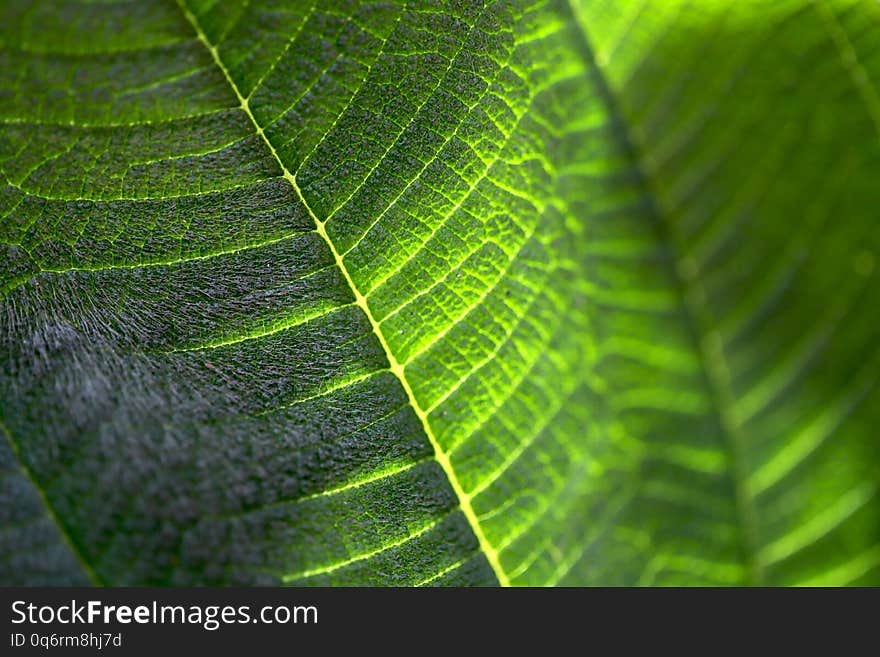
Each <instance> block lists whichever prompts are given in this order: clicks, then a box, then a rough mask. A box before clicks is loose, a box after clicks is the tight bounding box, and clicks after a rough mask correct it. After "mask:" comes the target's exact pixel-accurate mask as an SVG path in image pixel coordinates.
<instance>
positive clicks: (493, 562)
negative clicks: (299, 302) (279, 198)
mask: <svg viewBox="0 0 880 657" xmlns="http://www.w3.org/2000/svg"><path fill="white" fill-rule="evenodd" d="M177 5H178V6H179V7H180V10H181V12H182V13H183V15H184V17H185V18H186V20H187V22H188V23H189V24H190V25H191V26H192V28H193V30H194V31H195V33H196V36H197V37H198V39H199V41H201V43H202V44H204V46H205V48H207V49H208V52H209V53H210V54H211V57H212V59H213V60H214V63H215V64H216V65H217V68H218V69H219V70H220V72H221V73H222V74H223V77H224V78H225V79H226V81H227V83H228V84H229V86H230V88H231V89H232V91H233V93H234V94H235V96H236V98H237V100H238V102H239V104H240V106H241V109H242V110H243V111H244V112H245V114H246V115H247V116H248V118H249V119H250V121H251V123H252V124H253V126H254V130H255V131H256V133H257V135H259V137H260V139H261V140H262V141H263V142H264V143H265V144H266V146H267V147H268V149H269V151H270V153H271V154H272V157H273V158H274V159H275V161H276V162H277V163H278V166H279V167H280V168H281V171H282V173H283V175H284V178H285V180H287V181H288V182H289V183H290V186H291V187H292V188H293V190H294V193H295V194H296V197H297V200H298V201H299V202H300V203H302V204H303V207H305V209H306V211H307V212H308V213H309V216H310V217H311V218H312V221H314V222H315V226H316V230H317V232H318V234H319V235H320V236H321V238H322V239H323V240H324V242H325V243H326V244H327V246H328V248H329V249H330V252H331V253H332V254H333V258H334V260H335V262H336V266H337V267H338V268H339V271H340V272H341V273H342V275H343V277H344V278H345V280H346V283H347V284H348V286H349V288H350V289H351V292H352V294H353V295H354V297H355V303H356V304H357V305H358V307H360V309H361V310H362V311H363V312H364V314H365V315H366V316H367V319H368V320H369V322H370V327H371V328H372V331H373V333H374V334H375V336H376V338H377V339H378V340H379V344H380V345H381V347H382V350H383V351H384V352H385V356H386V357H387V359H388V363H389V365H390V369H391V372H392V373H393V374H394V375H395V376H396V377H397V379H398V381H399V382H400V384H401V386H402V387H403V389H404V391H405V392H406V395H407V398H408V400H409V405H410V406H411V407H412V409H413V411H414V412H415V414H416V416H417V417H418V418H419V421H420V422H421V424H422V429H423V431H424V432H425V435H426V437H427V438H428V440H429V442H430V443H431V447H432V448H433V450H434V459H435V460H436V461H437V462H438V463H439V464H440V467H441V468H443V471H444V473H445V474H446V478H447V480H448V481H449V483H450V485H451V487H452V489H453V491H454V493H455V496H456V498H457V499H458V502H459V508H460V509H461V511H462V513H464V515H465V517H466V519H467V521H468V524H469V525H470V527H471V530H472V531H473V533H474V535H475V536H476V538H477V541H478V542H479V544H480V550H481V551H482V552H483V554H484V555H485V557H486V559H487V561H488V562H489V565H490V566H491V567H492V570H493V571H494V573H495V576H496V578H497V579H498V583H499V584H500V585H501V586H510V580H509V577H508V575H507V573H506V572H505V571H504V569H503V568H502V566H501V562H500V558H499V554H498V552H497V550H495V548H494V547H493V546H492V544H491V543H490V542H489V540H488V539H487V538H486V535H485V534H484V532H483V529H482V526H481V525H480V522H479V519H478V517H477V514H476V512H475V511H474V509H473V506H472V505H471V496H470V495H468V494H467V493H466V492H465V491H464V488H463V487H462V485H461V483H460V482H459V480H458V477H457V475H456V473H455V469H454V468H453V467H452V463H451V462H450V460H449V456H448V455H447V454H446V453H445V452H444V451H443V449H442V448H441V447H440V443H439V441H438V440H437V438H436V436H435V435H434V432H433V430H432V429H431V425H430V422H429V420H428V415H427V413H426V412H425V410H424V409H422V407H421V406H420V404H419V403H418V400H417V399H416V397H415V394H414V392H413V389H412V386H410V384H409V381H408V380H407V377H406V372H405V370H404V367H403V365H402V364H401V363H400V362H399V361H398V360H397V358H396V357H395V355H394V352H393V351H392V350H391V348H390V346H389V345H388V342H387V341H386V340H385V336H384V334H383V333H382V329H381V327H380V325H379V323H378V322H377V321H376V318H375V317H374V316H373V313H372V311H371V310H370V307H369V304H368V303H367V299H366V297H365V296H364V295H363V294H361V292H360V290H359V289H358V287H357V285H356V284H355V282H354V280H353V279H352V277H351V274H350V272H349V271H348V268H347V267H346V266H345V263H344V261H343V259H342V255H341V254H340V253H339V251H338V250H337V249H336V245H335V244H334V243H333V241H332V240H331V239H330V236H329V235H328V233H327V230H326V226H325V224H326V222H324V221H321V220H320V219H318V217H317V215H316V214H315V213H314V211H313V210H312V208H311V207H310V206H309V204H308V202H307V201H306V199H305V196H304V195H303V193H302V191H301V190H300V188H299V184H298V183H297V181H296V176H295V175H294V174H293V173H291V172H290V170H289V169H288V168H287V166H286V165H285V164H284V162H283V161H282V160H281V158H280V156H279V155H278V152H277V151H276V149H275V146H274V144H272V142H271V141H270V140H269V138H268V137H267V136H266V134H265V132H264V131H263V128H262V126H261V125H260V124H259V123H258V122H257V119H256V117H255V116H254V114H253V112H251V110H250V106H249V104H248V99H247V97H246V96H244V95H243V94H242V93H241V91H240V90H239V88H238V85H237V84H236V83H235V81H234V80H233V79H232V76H231V75H230V74H229V71H228V69H227V68H226V65H225V64H224V63H223V60H222V59H221V58H220V53H219V52H218V50H217V48H216V47H215V46H214V45H213V44H212V43H211V42H210V40H209V39H208V37H207V35H206V34H205V32H204V30H203V29H202V28H201V25H200V24H199V22H198V19H197V18H196V16H195V15H194V14H193V13H192V12H191V11H190V10H189V8H188V7H187V5H186V1H185V0H177Z"/></svg>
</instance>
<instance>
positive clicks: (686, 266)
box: [565, 0, 765, 586]
mask: <svg viewBox="0 0 880 657" xmlns="http://www.w3.org/2000/svg"><path fill="white" fill-rule="evenodd" d="M565 6H566V8H567V9H568V11H569V13H570V14H571V19H572V21H574V23H575V24H576V25H577V27H578V33H579V34H580V35H581V38H582V41H583V46H584V49H585V52H586V56H587V57H588V58H589V60H590V62H591V63H592V65H593V67H594V68H595V71H596V79H597V83H598V89H599V93H601V94H602V96H603V100H604V101H605V107H606V109H607V110H608V113H609V115H611V117H612V118H613V119H614V120H615V122H616V124H617V125H618V126H619V127H620V128H619V130H618V136H619V138H620V139H621V142H622V146H623V147H624V149H625V150H626V151H628V153H629V155H630V159H631V160H632V162H633V167H634V169H635V173H636V176H637V178H638V180H639V181H640V183H641V186H642V187H643V189H644V192H645V201H646V203H647V209H648V212H649V213H650V215H652V216H653V218H654V219H655V220H656V224H657V226H658V227H659V232H660V236H661V238H662V239H663V241H664V242H665V243H666V244H667V245H668V246H669V249H670V252H671V255H672V257H673V260H674V266H673V267H672V269H673V272H674V276H675V283H676V285H677V287H678V289H679V293H680V296H681V300H682V307H683V308H684V312H685V315H686V317H687V321H688V324H689V326H690V329H691V331H692V333H693V336H694V340H695V342H696V343H697V345H696V346H697V351H698V353H699V356H700V364H701V366H702V369H703V373H704V374H705V376H706V381H707V383H708V386H709V389H710V396H711V398H712V401H713V407H714V410H715V413H716V414H717V416H718V419H719V424H720V426H721V429H722V431H723V433H724V439H725V441H724V442H725V445H726V447H727V454H728V462H729V470H730V476H731V479H732V483H733V489H734V506H735V509H736V516H737V521H738V523H739V529H740V535H741V545H742V550H743V558H744V561H745V566H746V576H747V583H748V584H749V585H753V586H760V585H762V584H763V583H764V581H765V577H764V572H763V570H764V569H763V566H762V564H761V559H760V545H759V542H758V519H757V511H756V508H755V496H754V493H753V492H752V490H751V486H750V484H749V479H748V471H747V467H746V459H745V445H746V436H745V432H744V430H743V423H742V420H741V418H740V416H739V413H738V412H737V410H736V396H735V394H734V392H733V388H732V385H731V381H730V369H729V366H728V363H727V356H726V354H725V352H724V346H723V343H722V340H721V336H720V334H719V333H718V330H717V329H716V328H715V319H714V316H713V314H712V311H711V309H710V308H709V304H708V302H707V299H706V291H705V288H704V287H703V285H702V284H701V282H700V280H699V278H698V277H697V276H696V275H694V274H692V273H690V272H695V271H696V267H695V263H694V262H693V259H691V258H690V257H689V256H688V255H687V254H686V252H685V250H684V249H682V248H681V244H682V241H683V240H682V236H681V235H680V233H679V231H678V229H677V227H676V226H675V223H674V222H673V221H672V220H671V212H670V211H669V210H668V209H667V208H665V207H664V204H663V197H662V195H661V194H660V193H659V191H658V189H657V183H656V181H655V180H654V178H653V176H652V175H651V169H650V168H649V167H648V166H646V164H647V157H646V156H645V154H644V148H643V146H642V144H641V143H640V140H639V139H637V138H636V135H635V134H634V132H633V130H632V127H631V126H630V125H629V122H628V120H627V118H626V115H625V114H624V113H623V110H622V109H621V105H620V101H619V99H618V97H617V94H616V92H615V90H614V87H613V86H612V84H611V81H610V80H609V79H608V76H607V74H606V73H605V71H604V70H603V68H602V66H601V65H600V63H599V59H598V57H597V56H596V50H595V47H594V45H593V40H592V38H591V37H590V34H589V32H588V31H587V28H586V26H585V25H584V19H583V17H582V16H581V14H580V12H579V11H578V10H577V8H576V7H575V6H574V4H573V0H566V2H565Z"/></svg>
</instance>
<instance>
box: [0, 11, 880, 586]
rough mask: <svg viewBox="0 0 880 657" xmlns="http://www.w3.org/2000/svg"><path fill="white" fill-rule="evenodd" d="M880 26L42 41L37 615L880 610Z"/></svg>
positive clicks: (207, 30)
mask: <svg viewBox="0 0 880 657" xmlns="http://www.w3.org/2000/svg"><path fill="white" fill-rule="evenodd" d="M878 89H880V4H878V3H877V2H875V1H874V0H815V1H810V0H776V1H774V2H766V1H765V0H701V1H700V2H690V1H685V0H571V1H570V2H567V1H556V0H504V1H496V2H485V3H483V2H477V1H470V0H468V1H458V2H456V1H446V0H416V1H415V2H409V3H406V4H405V3H404V2H402V1H399V2H398V1H397V0H394V1H391V0H362V1H361V0H320V1H319V0H314V1H309V0H289V1H282V0H251V1H250V2H248V1H247V0H235V1H233V0H228V1H227V0H223V1H222V2H217V1H215V0H181V1H180V2H179V3H176V2H173V1H164V0H107V1H100V2H96V1H95V2H93V1H90V2H86V1H84V0H57V1H54V2H48V1H39V2H35V1H32V0H5V1H4V2H2V4H0V124H2V128H0V174H2V179H0V434H2V437H0V582H2V583H3V584H87V583H90V582H91V583H94V584H117V585H118V584H151V585H191V584H290V585H407V586H408V585H423V584H426V585H498V584H503V585H507V584H513V585H556V584H559V585H593V584H603V585H617V584H627V585H671V584H674V585H695V584H697V585H700V584H712V585H727V584H763V585H825V584H833V585H843V584H874V585H877V584H880V497H878V487H880V432H878V426H880V390H878V377H880V322H878V321H877V320H878V315H877V309H878V308H880V285H878V273H877V270H878V267H877V262H878V258H880V221H878V208H880V185H878V177H877V176H878V172H880V91H878Z"/></svg>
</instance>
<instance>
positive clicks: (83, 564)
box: [0, 422, 104, 586]
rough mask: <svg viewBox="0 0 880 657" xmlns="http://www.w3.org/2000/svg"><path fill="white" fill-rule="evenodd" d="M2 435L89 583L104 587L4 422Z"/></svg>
mask: <svg viewBox="0 0 880 657" xmlns="http://www.w3.org/2000/svg"><path fill="white" fill-rule="evenodd" d="M0 433H3V435H4V436H5V437H6V442H7V443H8V444H9V447H10V449H12V453H13V454H14V455H15V459H16V460H17V461H18V466H19V468H20V470H21V472H22V474H23V475H24V476H25V478H26V479H27V480H28V481H29V482H30V484H31V486H33V488H34V490H35V491H36V492H37V495H39V497H40V501H41V502H42V503H43V508H44V509H45V511H46V515H47V516H48V517H49V519H50V520H51V521H52V524H54V525H55V528H56V529H57V530H58V533H59V534H60V535H61V540H62V541H64V544H65V545H66V546H67V548H68V549H69V550H70V552H71V554H73V556H74V557H75V558H76V560H77V562H78V563H79V566H80V568H82V570H83V572H84V573H85V575H86V577H88V578H89V581H91V582H92V584H94V585H95V586H103V585H104V583H103V581H102V580H101V578H100V577H98V574H97V573H96V572H95V570H94V569H93V568H92V566H91V564H89V562H88V561H87V560H86V558H85V555H84V554H83V552H82V550H80V547H79V544H78V543H77V542H76V541H75V540H74V539H73V536H71V534H70V532H69V531H68V529H67V526H66V525H65V524H64V523H63V522H61V518H60V516H59V515H58V514H57V513H55V507H54V506H52V503H51V502H50V501H49V498H48V496H47V495H46V492H45V491H44V490H43V487H42V486H41V485H40V482H39V481H38V480H37V478H36V477H35V476H34V473H33V472H32V471H31V469H30V467H28V464H27V463H26V462H25V460H24V458H23V457H22V455H21V448H20V447H19V444H18V441H17V440H15V438H14V437H13V435H12V432H11V431H10V430H9V427H7V426H6V425H5V424H4V423H3V422H0Z"/></svg>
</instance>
